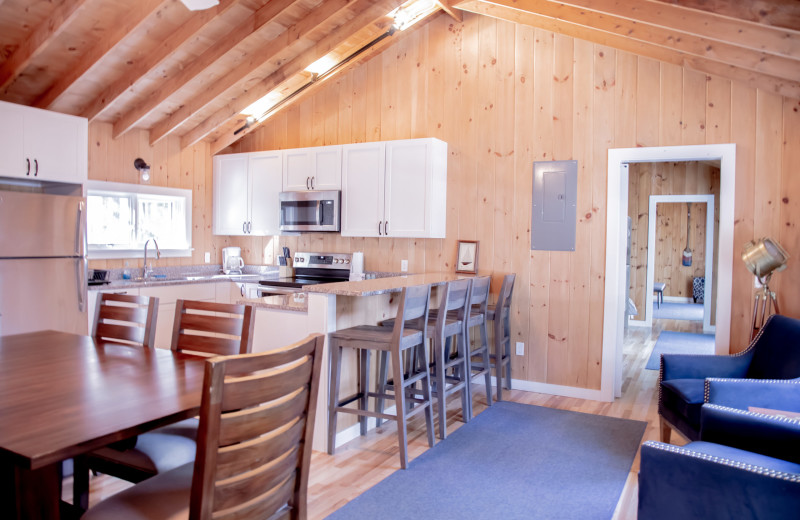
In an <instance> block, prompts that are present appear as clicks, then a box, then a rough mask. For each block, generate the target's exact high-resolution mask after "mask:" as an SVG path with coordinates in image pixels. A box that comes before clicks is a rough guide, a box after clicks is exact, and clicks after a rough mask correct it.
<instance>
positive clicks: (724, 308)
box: [600, 144, 736, 400]
mask: <svg viewBox="0 0 800 520" xmlns="http://www.w3.org/2000/svg"><path fill="white" fill-rule="evenodd" d="M709 160H712V161H713V160H719V161H720V225H719V245H718V248H719V249H718V251H719V261H718V263H717V266H716V267H717V281H718V286H717V291H716V313H715V318H716V319H715V323H716V342H715V351H716V353H717V354H723V353H727V352H728V351H729V343H730V321H731V292H732V287H731V283H732V264H733V220H734V219H733V205H734V194H735V173H736V145H734V144H717V145H693V146H669V147H654V148H622V149H610V150H609V151H608V194H607V206H606V207H607V217H606V219H607V220H606V226H607V227H606V273H605V298H604V317H603V356H602V363H603V364H602V376H601V386H600V392H601V394H602V396H603V397H604V398H606V399H607V400H613V398H614V397H617V396H620V395H621V386H622V345H623V339H624V328H625V327H624V325H625V316H626V314H625V308H626V300H625V295H626V293H627V288H626V286H625V285H626V276H625V267H626V266H625V261H624V259H625V254H626V245H627V240H626V236H627V232H626V229H627V204H628V175H629V172H628V167H629V166H628V165H629V164H632V163H639V162H668V161H709Z"/></svg>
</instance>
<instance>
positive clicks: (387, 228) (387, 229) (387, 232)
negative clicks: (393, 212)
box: [383, 220, 389, 236]
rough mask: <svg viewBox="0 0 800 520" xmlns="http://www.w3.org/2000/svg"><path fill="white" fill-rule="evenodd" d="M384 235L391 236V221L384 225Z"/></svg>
mask: <svg viewBox="0 0 800 520" xmlns="http://www.w3.org/2000/svg"><path fill="white" fill-rule="evenodd" d="M383 234H384V235H386V236H389V221H388V220H387V221H385V222H384V223H383Z"/></svg>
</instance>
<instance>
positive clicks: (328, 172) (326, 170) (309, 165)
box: [283, 145, 342, 191]
mask: <svg viewBox="0 0 800 520" xmlns="http://www.w3.org/2000/svg"><path fill="white" fill-rule="evenodd" d="M341 189H342V146H341V145H334V146H316V147H313V148H295V149H291V150H284V151H283V191H310V190H341Z"/></svg>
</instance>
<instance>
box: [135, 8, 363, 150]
mask: <svg viewBox="0 0 800 520" xmlns="http://www.w3.org/2000/svg"><path fill="white" fill-rule="evenodd" d="M373 3H375V0H359V1H357V2H355V1H353V0H328V1H326V2H323V3H322V4H320V6H319V7H316V8H315V9H313V10H312V11H311V12H309V13H308V15H307V16H305V17H303V18H302V19H300V20H299V21H298V22H297V23H296V24H294V25H292V26H290V27H287V28H286V30H285V31H283V32H282V33H281V34H280V35H278V36H277V37H275V38H273V39H272V40H270V42H269V43H268V44H266V45H264V46H263V47H261V48H260V49H258V50H257V51H256V52H254V53H253V54H252V55H251V56H250V57H249V58H248V59H247V60H245V61H243V62H242V63H241V64H239V65H238V66H237V67H236V68H234V69H233V70H231V71H229V72H227V73H226V74H225V75H224V76H222V77H220V78H218V79H217V80H216V81H214V82H213V83H211V84H209V85H208V86H207V87H206V88H205V89H203V90H201V91H200V92H199V93H198V94H197V95H196V96H195V97H193V98H192V99H190V100H188V101H187V102H185V103H184V104H183V105H182V106H181V107H180V108H178V110H176V111H175V112H174V113H172V114H171V115H170V116H169V117H167V118H165V119H163V120H162V121H159V122H158V123H156V124H155V125H154V126H153V128H152V129H151V130H150V144H151V145H153V144H155V143H157V142H158V141H160V140H161V139H163V138H164V137H166V136H167V135H169V134H170V133H171V132H173V131H174V130H175V129H176V128H178V127H179V126H180V125H182V124H183V123H184V122H186V121H187V120H188V119H189V118H191V117H192V116H194V115H195V114H197V113H198V112H200V111H201V110H202V109H203V108H205V107H206V106H208V105H209V103H211V102H212V101H214V100H215V99H217V98H218V97H219V96H221V95H222V94H223V93H224V92H225V91H227V90H228V89H230V88H231V87H233V86H234V85H236V84H237V83H239V82H240V81H242V80H243V79H245V78H246V77H248V76H249V75H250V74H252V73H253V72H255V71H256V70H257V69H258V68H259V67H261V66H262V65H264V64H265V63H266V62H268V61H269V60H271V59H272V58H274V57H275V56H277V55H278V54H279V53H281V52H284V51H286V50H287V49H291V48H292V46H293V45H294V44H296V43H297V42H298V41H300V40H301V39H303V38H305V37H307V36H308V35H309V34H311V33H313V32H314V31H316V30H317V29H319V28H320V26H321V25H323V24H324V23H325V22H326V21H328V20H329V19H330V18H331V17H333V16H335V15H337V14H339V13H340V12H341V11H343V10H344V9H345V8H351V7H353V5H355V8H356V9H357V10H361V9H365V8H367V7H369V6H370V5H371V4H373Z"/></svg>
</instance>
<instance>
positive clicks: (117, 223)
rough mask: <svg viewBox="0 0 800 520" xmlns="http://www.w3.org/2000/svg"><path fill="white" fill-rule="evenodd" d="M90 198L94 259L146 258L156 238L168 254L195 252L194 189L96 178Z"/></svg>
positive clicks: (90, 238)
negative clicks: (150, 244)
mask: <svg viewBox="0 0 800 520" xmlns="http://www.w3.org/2000/svg"><path fill="white" fill-rule="evenodd" d="M86 200H87V213H86V217H87V219H86V221H87V225H86V227H87V230H86V235H87V240H88V246H89V251H88V252H89V258H131V257H138V256H142V254H143V250H144V245H145V243H146V242H147V241H148V240H149V239H151V238H155V239H156V241H157V242H158V246H159V249H160V250H161V254H162V256H173V257H177V256H191V254H192V192H191V190H181V189H176V188H163V187H160V186H144V185H139V184H123V183H118V182H100V181H90V182H88V183H87V193H86Z"/></svg>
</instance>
